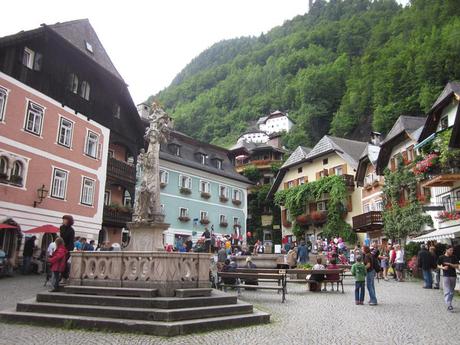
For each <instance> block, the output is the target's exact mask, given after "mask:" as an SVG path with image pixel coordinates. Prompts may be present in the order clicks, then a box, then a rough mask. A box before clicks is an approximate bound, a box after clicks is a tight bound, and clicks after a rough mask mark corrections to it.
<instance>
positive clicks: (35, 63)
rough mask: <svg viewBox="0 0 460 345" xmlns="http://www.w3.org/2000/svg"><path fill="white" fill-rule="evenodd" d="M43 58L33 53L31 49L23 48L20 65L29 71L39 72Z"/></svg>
mask: <svg viewBox="0 0 460 345" xmlns="http://www.w3.org/2000/svg"><path fill="white" fill-rule="evenodd" d="M42 61H43V56H42V54H40V53H36V52H34V51H33V50H32V49H30V48H27V47H24V52H23V55H22V64H23V65H24V66H26V67H27V68H29V69H33V70H35V71H40V70H41V69H42Z"/></svg>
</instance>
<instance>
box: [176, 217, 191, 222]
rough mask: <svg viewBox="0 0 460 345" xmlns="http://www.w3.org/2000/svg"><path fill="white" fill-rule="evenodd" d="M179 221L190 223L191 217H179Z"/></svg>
mask: <svg viewBox="0 0 460 345" xmlns="http://www.w3.org/2000/svg"><path fill="white" fill-rule="evenodd" d="M178 219H179V221H181V222H183V223H185V222H188V221H189V220H190V217H188V216H183V217H179V218H178Z"/></svg>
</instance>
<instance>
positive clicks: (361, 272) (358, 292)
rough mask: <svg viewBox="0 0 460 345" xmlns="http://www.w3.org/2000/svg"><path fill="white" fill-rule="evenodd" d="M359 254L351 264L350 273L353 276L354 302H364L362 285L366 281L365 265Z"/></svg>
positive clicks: (361, 303)
mask: <svg viewBox="0 0 460 345" xmlns="http://www.w3.org/2000/svg"><path fill="white" fill-rule="evenodd" d="M362 261H363V258H362V257H361V255H358V256H356V263H354V264H353V266H351V274H352V275H353V276H354V277H355V279H356V281H355V303H356V305H363V304H364V287H365V284H366V283H365V281H366V266H364V264H363V262H362Z"/></svg>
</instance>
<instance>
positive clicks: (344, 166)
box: [342, 164, 347, 175]
mask: <svg viewBox="0 0 460 345" xmlns="http://www.w3.org/2000/svg"><path fill="white" fill-rule="evenodd" d="M342 173H343V174H344V175H345V174H346V173H347V164H342Z"/></svg>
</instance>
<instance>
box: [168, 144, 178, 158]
mask: <svg viewBox="0 0 460 345" xmlns="http://www.w3.org/2000/svg"><path fill="white" fill-rule="evenodd" d="M168 149H169V152H171V153H172V154H173V155H174V156H178V157H180V145H177V144H169V145H168Z"/></svg>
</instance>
